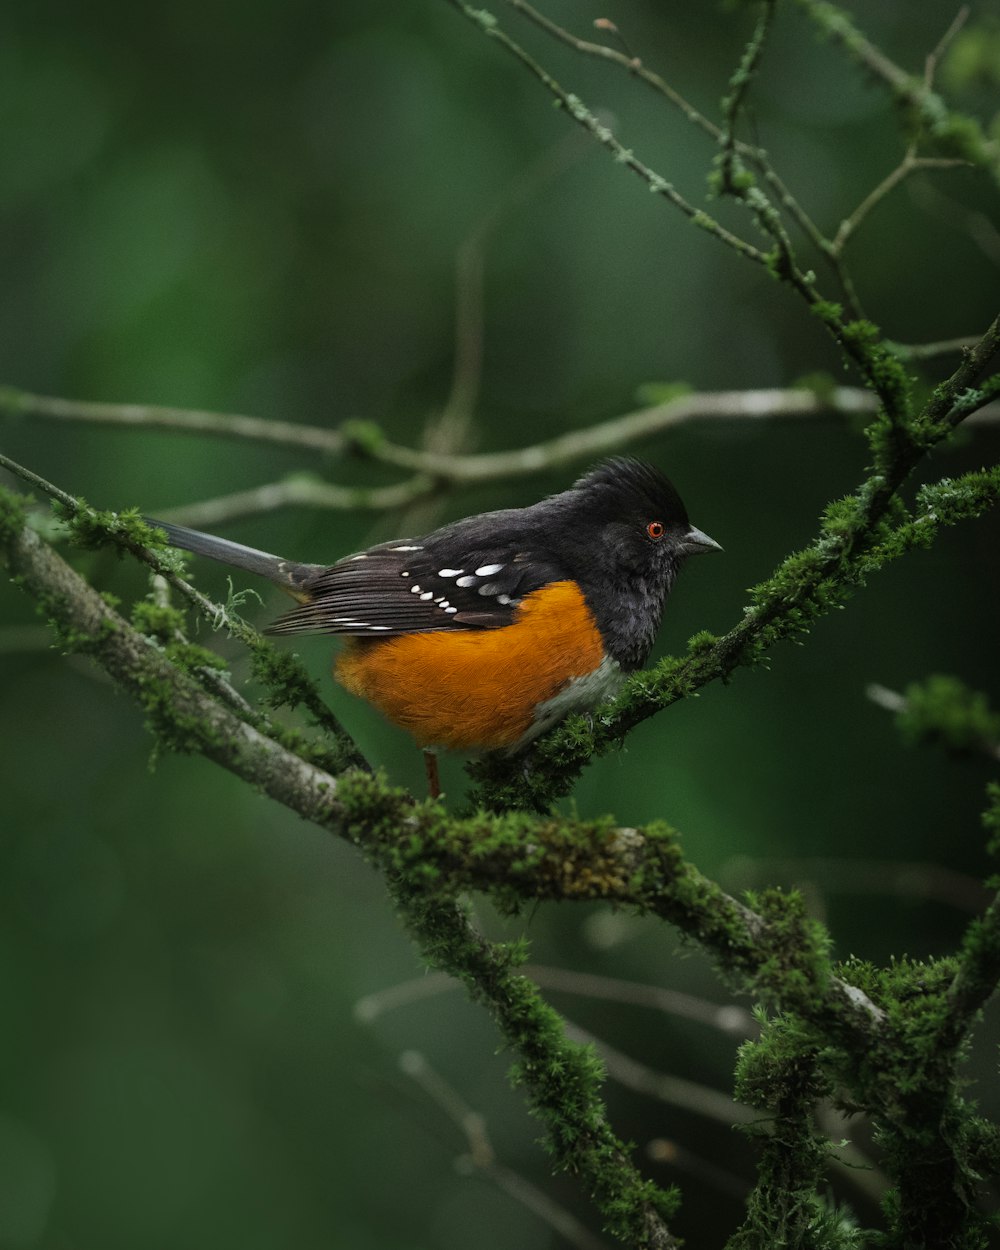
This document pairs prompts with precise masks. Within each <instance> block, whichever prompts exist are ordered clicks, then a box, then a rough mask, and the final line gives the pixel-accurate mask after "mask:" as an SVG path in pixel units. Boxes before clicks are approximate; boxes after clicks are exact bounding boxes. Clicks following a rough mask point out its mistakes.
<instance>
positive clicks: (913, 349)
mask: <svg viewBox="0 0 1000 1250" xmlns="http://www.w3.org/2000/svg"><path fill="white" fill-rule="evenodd" d="M978 342H979V336H978V335H977V334H964V335H962V337H961V338H957V339H941V340H940V341H939V342H937V343H893V342H891V341H889V340H887V341H886V347H888V348H889V350H890V351H891V352H892V353H893V355H895V356H899V357H901V358H902V359H903V360H933V359H935V358H936V357H937V356H952V355H957V354H958V353H959V352H963V351H965V350H966V348H969V347H975V345H976V344H977V343H978ZM985 411H986V410H985V409H983V410H981V412H980V414H979V415H980V416H981V415H982V413H983V412H985ZM998 415H1000V414H998Z"/></svg>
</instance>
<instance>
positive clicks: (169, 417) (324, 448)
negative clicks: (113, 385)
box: [0, 386, 347, 456]
mask: <svg viewBox="0 0 1000 1250" xmlns="http://www.w3.org/2000/svg"><path fill="white" fill-rule="evenodd" d="M0 414H2V415H5V416H10V417H25V416H31V417H44V418H46V419H48V420H52V421H89V422H95V423H98V424H101V425H118V426H124V427H127V428H135V427H142V428H143V429H147V430H157V429H159V430H183V431H185V432H186V433H189V434H210V435H214V436H217V437H220V438H235V439H249V440H251V441H252V442H257V443H261V442H263V443H276V444H279V445H281V446H283V447H297V448H299V449H300V450H302V451H309V452H313V453H315V452H319V453H320V454H321V455H324V456H335V455H339V454H341V453H342V452H343V451H345V450H346V449H347V441H346V439H345V437H344V435H343V434H342V433H341V432H340V431H339V430H328V429H324V428H322V427H321V426H314V425H296V424H294V423H293V422H289V421H268V420H266V419H264V418H262V417H248V416H243V415H242V414H237V413H226V412H203V411H200V410H198V409H192V408H164V407H161V406H159V405H156V404H105V403H94V402H92V401H88V400H78V399H76V400H74V399H66V398H64V397H62V396H58V397H57V396H53V395H36V394H33V393H32V392H30V391H24V390H21V389H19V388H18V387H14V386H0Z"/></svg>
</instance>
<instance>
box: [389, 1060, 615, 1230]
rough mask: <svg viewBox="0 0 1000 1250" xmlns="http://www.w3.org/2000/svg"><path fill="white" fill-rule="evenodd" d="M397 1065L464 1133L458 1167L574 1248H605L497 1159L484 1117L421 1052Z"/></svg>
mask: <svg viewBox="0 0 1000 1250" xmlns="http://www.w3.org/2000/svg"><path fill="white" fill-rule="evenodd" d="M399 1066H400V1070H401V1071H402V1072H403V1073H405V1075H406V1076H408V1077H410V1078H411V1080H413V1081H415V1082H416V1084H417V1085H419V1086H420V1088H421V1089H422V1090H423V1092H424V1093H425V1094H426V1095H427V1097H428V1098H429V1099H430V1100H431V1101H432V1102H433V1103H434V1104H435V1106H437V1107H438V1108H439V1109H440V1110H441V1111H442V1112H443V1113H444V1114H445V1115H446V1116H447V1117H448V1119H449V1120H450V1121H451V1123H452V1124H454V1126H455V1127H456V1128H457V1129H458V1130H459V1131H460V1132H461V1133H462V1135H463V1136H464V1138H465V1141H466V1145H467V1148H468V1153H467V1154H466V1155H464V1156H463V1157H462V1158H460V1159H459V1161H458V1164H459V1167H460V1168H462V1169H463V1170H466V1169H469V1168H471V1169H475V1171H477V1172H480V1173H481V1174H482V1175H483V1176H485V1177H487V1178H488V1179H489V1180H491V1181H492V1182H493V1183H494V1184H495V1185H496V1186H497V1188H498V1189H501V1190H503V1192H504V1193H505V1194H507V1195H508V1197H510V1198H513V1199H514V1201H515V1202H519V1203H520V1204H521V1206H523V1207H525V1208H526V1209H527V1210H528V1211H530V1212H531V1213H532V1214H533V1215H536V1216H538V1218H539V1219H540V1220H542V1222H543V1223H545V1224H547V1225H548V1226H549V1228H551V1229H552V1231H553V1232H554V1233H557V1234H558V1235H559V1236H560V1237H562V1238H564V1239H565V1240H566V1241H568V1242H569V1244H570V1245H571V1246H576V1247H577V1248H578V1250H605V1245H606V1243H605V1242H604V1241H602V1240H601V1239H600V1238H599V1237H595V1236H594V1234H593V1233H592V1232H591V1231H590V1229H588V1228H587V1227H586V1226H585V1225H583V1224H581V1223H580V1221H579V1220H578V1219H577V1218H576V1216H575V1215H573V1213H572V1212H571V1211H568V1210H567V1209H566V1208H565V1207H563V1206H560V1204H559V1203H557V1202H555V1201H553V1199H552V1198H550V1197H549V1196H548V1194H546V1193H545V1192H544V1191H543V1190H541V1189H539V1188H538V1186H537V1185H534V1184H532V1183H531V1181H529V1180H528V1179H527V1178H526V1177H524V1176H521V1174H520V1173H519V1172H515V1171H514V1170H513V1169H512V1168H509V1167H506V1166H505V1165H504V1164H502V1163H500V1162H499V1161H498V1159H497V1157H496V1151H495V1150H494V1148H493V1143H492V1141H491V1140H490V1136H489V1132H488V1130H487V1127H486V1120H485V1118H484V1117H483V1116H482V1114H481V1113H480V1112H478V1111H474V1110H473V1109H472V1108H471V1107H470V1106H469V1105H468V1103H466V1101H465V1100H464V1099H463V1098H462V1096H461V1095H460V1094H459V1093H458V1091H457V1090H456V1089H455V1088H454V1087H453V1086H452V1085H450V1084H449V1082H448V1081H446V1080H445V1078H444V1077H443V1076H442V1075H441V1074H440V1072H438V1071H436V1070H435V1069H434V1068H433V1067H432V1066H431V1064H430V1063H429V1062H428V1060H427V1059H426V1058H425V1057H424V1055H422V1054H421V1053H420V1052H419V1051H416V1050H407V1051H404V1052H403V1053H402V1054H401V1055H400V1057H399Z"/></svg>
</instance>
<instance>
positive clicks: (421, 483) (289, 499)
mask: <svg viewBox="0 0 1000 1250" xmlns="http://www.w3.org/2000/svg"><path fill="white" fill-rule="evenodd" d="M428 459H430V457H428ZM440 489H441V488H440V485H439V484H438V483H436V482H435V481H433V480H432V479H431V478H430V477H427V476H423V475H416V476H414V477H411V478H410V479H409V480H408V481H405V482H400V483H398V484H397V485H395V486H375V487H371V488H370V489H366V488H364V487H358V488H352V487H348V486H335V485H334V484H333V483H331V482H323V481H320V479H319V478H315V477H311V476H307V475H305V474H296V476H294V477H287V478H283V479H282V480H281V481H279V482H267V483H266V484H265V485H263V486H255V487H251V489H250V490H240V491H234V492H233V493H232V494H229V495H218V496H216V497H215V498H214V499H203V500H201V501H200V502H198V503H189V504H181V505H179V506H178V507H176V508H162V509H160V510H159V513H160V516H161V517H162V518H163V520H164V521H174V522H176V523H177V524H178V525H190V526H193V527H194V528H195V529H214V528H215V527H216V526H220V525H226V524H228V523H229V522H230V521H238V520H241V519H242V518H244V517H248V516H260V515H262V514H263V513H267V512H277V511H279V510H280V509H282V508H323V509H327V510H333V511H337V512H348V511H349V512H369V511H370V512H390V511H392V510H393V509H395V508H407V507H409V506H410V505H411V504H414V503H417V502H418V501H419V500H424V499H429V498H431V497H432V496H434V495H435V494H437V493H438V492H439V491H440Z"/></svg>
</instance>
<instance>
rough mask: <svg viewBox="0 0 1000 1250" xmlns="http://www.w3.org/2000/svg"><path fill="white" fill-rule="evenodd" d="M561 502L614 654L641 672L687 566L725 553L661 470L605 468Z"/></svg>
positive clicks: (618, 460)
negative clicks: (668, 599)
mask: <svg viewBox="0 0 1000 1250" xmlns="http://www.w3.org/2000/svg"><path fill="white" fill-rule="evenodd" d="M556 499H557V500H559V502H560V505H561V508H560V510H561V511H562V512H563V516H562V518H561V521H562V524H561V529H562V531H563V534H564V536H566V537H569V533H570V532H571V530H572V528H573V527H574V524H576V526H577V528H578V530H579V534H580V535H581V537H582V538H583V539H585V541H584V542H582V543H581V544H572V545H574V546H575V547H576V557H577V568H576V570H575V572H576V576H577V577H578V580H579V581H580V583H581V585H582V586H583V588H584V591H585V593H586V594H587V599H588V602H589V603H590V605H591V609H592V611H593V612H594V615H595V618H596V619H597V623H598V626H599V627H600V629H601V631H602V633H603V634H604V637H605V641H606V644H607V646H608V650H609V651H610V653H611V654H612V655H613V656H614V657H615V658H616V659H618V660H619V661H620V662H621V663H622V664H623V666H625V667H627V668H636V667H639V666H640V665H641V664H643V663H644V662H645V660H646V657H647V656H648V654H649V651H650V648H651V647H652V644H653V639H654V637H655V635H656V631H657V629H658V628H659V625H660V618H661V616H662V614H663V605H664V603H665V601H666V597H667V594H668V593H669V591H670V588H671V587H672V585H673V583H674V579H675V577H676V576H677V572H678V570H679V569H680V567H681V565H682V564H683V563H684V561H685V560H686V559H687V557H688V556H691V555H696V554H699V553H703V552H707V551H720V550H721V548H720V546H719V544H718V543H717V542H715V541H714V540H713V539H711V538H709V537H708V535H707V534H703V533H702V532H701V530H699V529H696V528H695V527H694V526H693V525H692V524H691V522H690V521H689V520H688V514H687V509H686V508H685V507H684V503H683V501H682V500H681V497H680V495H678V493H677V491H676V490H675V489H674V486H673V485H672V483H671V482H670V481H669V480H668V479H667V478H666V477H665V476H664V475H663V474H662V473H661V472H660V470H659V469H657V468H655V467H654V466H653V465H650V464H646V463H644V462H643V461H641V460H634V459H632V458H631V457H625V456H620V457H615V458H614V459H612V460H606V461H604V462H603V463H602V464H600V465H598V466H597V467H596V468H594V469H592V470H591V471H590V472H589V473H587V474H585V475H584V476H583V477H582V478H580V480H579V481H578V482H577V483H576V484H575V485H574V486H573V487H572V489H571V490H568V491H565V492H564V493H563V494H562V495H561V496H557V497H556ZM570 543H572V539H570Z"/></svg>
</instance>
